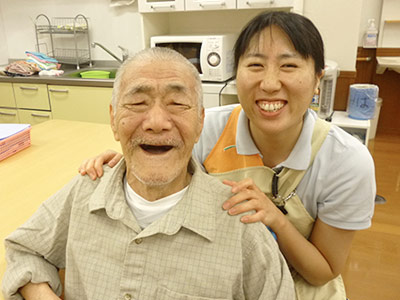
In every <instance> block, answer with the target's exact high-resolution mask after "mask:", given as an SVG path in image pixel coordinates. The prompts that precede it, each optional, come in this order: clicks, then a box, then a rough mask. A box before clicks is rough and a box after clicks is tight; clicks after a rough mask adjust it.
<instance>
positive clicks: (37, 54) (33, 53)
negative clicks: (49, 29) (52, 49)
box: [25, 51, 58, 63]
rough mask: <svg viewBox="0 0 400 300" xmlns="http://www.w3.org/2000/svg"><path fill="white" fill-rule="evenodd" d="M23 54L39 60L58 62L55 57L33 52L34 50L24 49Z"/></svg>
mask: <svg viewBox="0 0 400 300" xmlns="http://www.w3.org/2000/svg"><path fill="white" fill-rule="evenodd" d="M25 54H26V55H28V56H33V57H36V58H38V60H41V61H42V62H51V63H58V61H57V60H56V59H55V58H52V57H49V56H47V55H46V54H44V53H40V52H34V51H25Z"/></svg>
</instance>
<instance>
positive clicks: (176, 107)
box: [168, 101, 190, 110]
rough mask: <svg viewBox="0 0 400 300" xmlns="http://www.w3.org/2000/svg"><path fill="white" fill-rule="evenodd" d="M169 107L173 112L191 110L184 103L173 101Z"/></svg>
mask: <svg viewBox="0 0 400 300" xmlns="http://www.w3.org/2000/svg"><path fill="white" fill-rule="evenodd" d="M168 107H169V108H170V109H173V110H185V109H188V108H190V106H189V105H188V104H186V103H183V102H178V101H171V102H170V103H169V104H168Z"/></svg>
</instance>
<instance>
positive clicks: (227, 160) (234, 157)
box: [203, 105, 263, 174]
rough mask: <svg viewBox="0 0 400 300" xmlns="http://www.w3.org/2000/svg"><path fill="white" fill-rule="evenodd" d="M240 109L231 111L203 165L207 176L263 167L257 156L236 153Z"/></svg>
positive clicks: (239, 107)
mask: <svg viewBox="0 0 400 300" xmlns="http://www.w3.org/2000/svg"><path fill="white" fill-rule="evenodd" d="M241 109H242V107H241V106H240V105H239V106H237V107H235V108H234V109H233V111H232V113H231V115H230V116H229V119H228V122H227V123H226V125H225V128H224V130H223V131H222V134H221V136H220V137H219V139H218V141H217V143H216V144H215V146H214V148H213V149H212V150H211V152H210V154H209V155H208V156H207V158H206V159H205V161H204V163H203V165H204V167H205V169H206V170H207V172H208V173H209V174H213V173H223V172H229V171H233V170H237V169H243V168H247V167H255V166H263V162H262V159H261V157H260V156H259V155H258V154H255V155H241V154H238V153H237V151H236V132H237V123H238V120H239V114H240V111H241Z"/></svg>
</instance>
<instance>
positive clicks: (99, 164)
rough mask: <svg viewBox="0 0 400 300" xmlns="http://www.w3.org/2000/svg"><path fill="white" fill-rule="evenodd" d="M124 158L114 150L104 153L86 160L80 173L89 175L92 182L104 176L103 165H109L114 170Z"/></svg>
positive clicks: (80, 168)
mask: <svg viewBox="0 0 400 300" xmlns="http://www.w3.org/2000/svg"><path fill="white" fill-rule="evenodd" d="M121 158H122V154H121V153H118V152H116V151H114V150H106V151H104V152H103V153H101V154H99V155H97V156H95V157H92V158H89V159H86V160H84V161H83V162H82V163H81V165H80V167H79V169H78V172H79V173H80V174H81V175H88V176H89V177H90V178H91V179H92V180H96V179H97V178H99V177H101V176H103V165H104V164H107V165H108V166H110V167H111V168H113V167H114V166H115V165H116V164H117V163H118V162H119V161H120V160H121Z"/></svg>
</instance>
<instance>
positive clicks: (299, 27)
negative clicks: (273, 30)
mask: <svg viewBox="0 0 400 300" xmlns="http://www.w3.org/2000/svg"><path fill="white" fill-rule="evenodd" d="M272 25H275V26H277V27H279V28H280V29H281V30H283V31H284V32H285V33H286V34H287V36H288V37H289V39H290V40H291V41H292V43H293V46H294V48H295V49H296V51H297V52H298V53H300V55H301V56H302V57H303V58H305V59H307V58H309V57H311V58H312V59H313V60H314V65H315V73H317V74H320V73H321V72H322V70H323V69H324V67H325V59H324V43H323V41H322V37H321V35H320V33H319V31H318V29H317V28H316V27H315V25H314V24H313V23H312V22H311V21H310V20H309V19H307V18H306V17H304V16H302V15H299V14H296V13H291V12H284V11H267V12H262V13H261V14H259V15H257V16H256V17H254V18H253V19H252V20H251V21H250V22H249V23H248V24H247V25H246V27H244V28H243V30H242V32H241V33H240V35H239V37H238V39H237V40H236V43H235V47H234V51H235V62H234V63H235V65H234V66H235V71H237V69H238V65H239V59H240V57H241V56H242V55H243V54H244V53H245V52H246V51H247V50H248V47H249V45H250V42H251V40H252V39H253V37H254V36H257V35H259V34H260V33H261V32H262V31H263V30H264V29H265V28H267V27H270V26H272Z"/></svg>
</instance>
